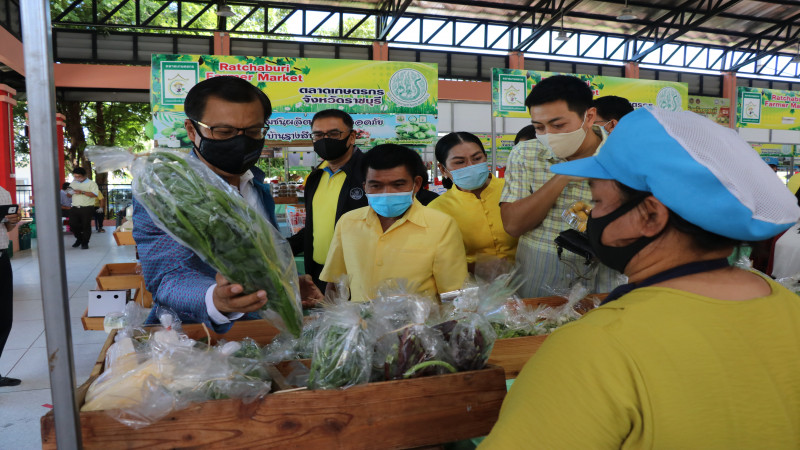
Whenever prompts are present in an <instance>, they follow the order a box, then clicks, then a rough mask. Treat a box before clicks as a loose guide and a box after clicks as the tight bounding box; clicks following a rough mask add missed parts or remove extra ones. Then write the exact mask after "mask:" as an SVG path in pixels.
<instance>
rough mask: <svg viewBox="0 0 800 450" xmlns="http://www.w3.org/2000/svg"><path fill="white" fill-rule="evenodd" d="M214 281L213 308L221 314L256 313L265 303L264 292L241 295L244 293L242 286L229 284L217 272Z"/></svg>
mask: <svg viewBox="0 0 800 450" xmlns="http://www.w3.org/2000/svg"><path fill="white" fill-rule="evenodd" d="M216 281H217V286H216V287H215V288H214V292H213V298H214V307H215V308H217V311H219V312H221V313H232V312H243V313H246V312H252V311H258V310H259V309H261V307H263V306H264V305H265V304H266V303H267V293H266V291H264V290H260V291H256V292H253V293H252V294H247V295H242V292H244V288H243V287H242V285H241V284H231V282H230V281H228V279H227V278H225V277H224V276H222V274H221V273H219V272H217V276H216Z"/></svg>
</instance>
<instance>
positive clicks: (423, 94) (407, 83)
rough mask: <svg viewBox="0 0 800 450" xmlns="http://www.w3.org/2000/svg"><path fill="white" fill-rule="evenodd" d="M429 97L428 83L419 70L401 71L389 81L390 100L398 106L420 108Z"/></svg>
mask: <svg viewBox="0 0 800 450" xmlns="http://www.w3.org/2000/svg"><path fill="white" fill-rule="evenodd" d="M428 97H429V95H428V81H427V80H426V79H425V76H424V75H422V74H421V73H420V72H419V71H417V70H414V69H400V70H398V71H397V72H395V73H394V75H392V78H390V79H389V98H390V99H392V101H393V102H395V103H396V104H397V105H398V106H405V107H409V108H411V107H414V106H418V105H421V104H423V103H425V100H427V99H428Z"/></svg>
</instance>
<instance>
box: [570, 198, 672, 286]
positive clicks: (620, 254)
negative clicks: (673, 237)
mask: <svg viewBox="0 0 800 450" xmlns="http://www.w3.org/2000/svg"><path fill="white" fill-rule="evenodd" d="M650 195H652V194H650V193H648V194H647V195H640V196H637V197H634V198H632V199H631V200H630V201H628V202H627V203H625V204H623V205H622V206H620V207H619V208H617V209H615V210H614V211H612V212H610V213H608V214H606V215H605V216H603V217H598V218H595V217H594V214H589V220H587V221H586V234H587V235H588V237H589V244H590V245H591V246H592V250H594V254H595V256H596V257H597V259H598V260H600V262H601V263H603V264H605V265H606V266H608V267H610V268H612V269H614V270H616V271H617V272H620V273H622V272H624V271H625V267H627V266H628V263H629V262H631V259H633V257H634V256H636V254H637V253H639V252H640V251H641V250H642V249H643V248H645V247H646V246H647V245H648V244H650V243H651V242H653V241H655V240H656V239H658V237H659V236H661V233H663V232H664V230H661V231H660V232H659V233H658V234H656V235H655V236H652V237H646V236H642V237H640V238H639V239H637V240H636V241H634V242H632V243H630V244H628V245H626V246H623V247H609V246H607V245H604V244H602V243H601V241H600V238H601V237H602V236H603V232H604V231H605V229H606V227H607V226H608V224H610V223H611V222H613V221H615V220H617V219H618V218H620V217H622V216H623V215H625V214H626V213H627V212H629V211H631V210H632V209H633V208H635V207H637V206H639V204H640V203H642V201H644V199H646V198H647V197H649V196H650Z"/></svg>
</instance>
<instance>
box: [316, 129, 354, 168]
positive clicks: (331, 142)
mask: <svg viewBox="0 0 800 450" xmlns="http://www.w3.org/2000/svg"><path fill="white" fill-rule="evenodd" d="M351 133H352V131H351V132H350V133H348V134H347V137H346V138H344V139H332V138H322V139H320V140H318V141H315V142H314V151H315V152H316V153H317V154H318V155H319V157H320V158H322V159H324V160H325V161H336V160H337V159H339V158H341V157H342V156H344V154H345V153H347V149H348V148H349V147H348V145H347V140H348V139H350V134H351Z"/></svg>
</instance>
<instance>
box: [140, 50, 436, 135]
mask: <svg viewBox="0 0 800 450" xmlns="http://www.w3.org/2000/svg"><path fill="white" fill-rule="evenodd" d="M151 70H152V76H151V84H150V102H151V106H152V112H153V125H154V129H155V130H154V139H155V140H156V141H157V142H156V145H158V146H164V147H167V146H168V147H187V146H190V145H191V143H189V142H188V138H186V136H185V130H182V128H183V120H184V119H185V117H186V116H185V115H184V114H183V101H184V99H185V98H186V94H187V93H188V92H189V89H191V88H192V86H194V85H195V84H197V83H198V82H199V81H200V80H204V79H208V78H212V77H216V76H225V75H228V76H236V77H239V78H242V79H245V80H247V81H249V82H250V83H252V84H254V85H255V86H257V87H258V88H259V89H261V90H263V91H264V92H266V94H267V96H269V98H270V101H271V102H272V110H273V115H272V117H271V118H270V127H271V129H270V134H269V135H268V136H267V141H268V145H287V144H290V145H310V143H311V141H310V135H309V133H310V131H311V130H310V125H309V123H310V119H311V116H313V115H314V113H315V112H318V111H322V110H325V109H340V110H342V111H345V112H347V113H350V114H351V115H353V116H354V117H355V116H358V122H359V125H360V127H359V130H358V132H359V134H358V137H359V139H360V144H362V145H370V144H372V145H374V144H375V142H379V143H382V142H396V143H401V144H407V145H427V144H430V143H432V142H433V140H434V138H435V137H436V124H437V117H438V98H439V92H438V89H439V84H438V68H437V65H436V64H430V63H416V62H398V61H358V60H344V59H313V58H281V57H248V56H220V55H165V54H154V55H153V56H152V65H151ZM372 140H375V142H372Z"/></svg>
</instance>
